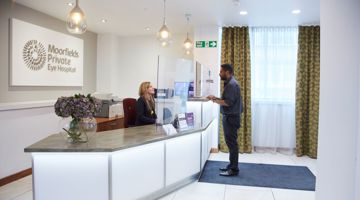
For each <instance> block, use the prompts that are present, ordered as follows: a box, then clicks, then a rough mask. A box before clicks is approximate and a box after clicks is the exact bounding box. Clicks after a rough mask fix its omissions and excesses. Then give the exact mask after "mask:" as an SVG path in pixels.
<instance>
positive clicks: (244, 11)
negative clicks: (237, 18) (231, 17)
mask: <svg viewBox="0 0 360 200" xmlns="http://www.w3.org/2000/svg"><path fill="white" fill-rule="evenodd" d="M247 14H248V12H247V11H246V10H242V11H240V15H247Z"/></svg>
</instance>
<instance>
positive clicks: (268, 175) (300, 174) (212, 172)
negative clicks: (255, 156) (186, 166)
mask: <svg viewBox="0 0 360 200" xmlns="http://www.w3.org/2000/svg"><path fill="white" fill-rule="evenodd" d="M227 164H228V162H221V161H207V162H206V164H205V167H204V169H203V172H202V174H201V177H200V179H199V182H207V183H219V184H230V185H243V186H254V187H270V188H282V189H294V190H308V191H315V181H316V178H315V176H314V175H313V174H312V173H311V171H310V170H309V169H308V168H307V167H304V166H288V165H270V164H254V163H239V169H240V172H239V175H237V176H232V177H224V176H220V175H219V172H220V171H219V168H220V167H225V166H226V165H227Z"/></svg>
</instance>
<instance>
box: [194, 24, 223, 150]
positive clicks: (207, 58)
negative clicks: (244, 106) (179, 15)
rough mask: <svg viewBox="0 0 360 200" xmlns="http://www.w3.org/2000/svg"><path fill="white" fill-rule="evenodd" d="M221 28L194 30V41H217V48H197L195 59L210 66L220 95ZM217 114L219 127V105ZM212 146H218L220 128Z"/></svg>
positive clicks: (205, 27) (215, 93)
mask: <svg viewBox="0 0 360 200" xmlns="http://www.w3.org/2000/svg"><path fill="white" fill-rule="evenodd" d="M221 34H222V32H221V29H220V28H219V27H218V26H203V27H196V28H195V32H194V41H195V42H196V41H217V48H195V49H194V60H195V61H198V62H200V63H201V64H202V65H204V66H206V67H208V68H209V69H210V70H211V74H212V76H211V78H213V79H214V83H213V84H212V86H213V87H215V89H214V95H216V96H220V77H219V71H220V62H221V60H220V56H221V55H220V52H221ZM214 113H215V115H216V118H217V119H215V125H214V126H215V127H219V120H218V117H219V106H216V107H215V109H214ZM212 136H213V138H212V144H211V147H212V148H218V144H219V142H218V138H219V129H218V128H216V131H215V132H214V133H212Z"/></svg>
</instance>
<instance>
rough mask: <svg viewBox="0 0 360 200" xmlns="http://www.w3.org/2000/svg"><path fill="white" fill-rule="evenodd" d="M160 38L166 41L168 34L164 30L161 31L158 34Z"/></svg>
mask: <svg viewBox="0 0 360 200" xmlns="http://www.w3.org/2000/svg"><path fill="white" fill-rule="evenodd" d="M160 36H161V38H163V39H167V38H168V37H169V32H167V31H166V30H164V31H161V32H160Z"/></svg>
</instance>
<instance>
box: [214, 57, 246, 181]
mask: <svg viewBox="0 0 360 200" xmlns="http://www.w3.org/2000/svg"><path fill="white" fill-rule="evenodd" d="M233 75H234V69H233V67H232V66H231V65H230V64H222V65H221V68H220V74H219V76H220V78H221V80H223V81H224V91H223V93H222V95H221V98H217V97H215V96H214V95H209V96H208V97H207V98H208V99H210V100H212V101H213V102H214V103H217V104H219V105H220V112H221V114H222V115H223V119H222V123H223V129H224V136H225V142H226V145H227V146H228V148H229V151H230V155H229V160H230V164H229V165H227V166H226V167H224V168H220V171H221V172H220V175H221V176H236V175H238V173H239V167H238V160H239V147H238V143H237V137H238V135H237V131H238V129H239V128H240V115H241V113H242V110H243V109H242V108H243V106H242V98H241V93H240V86H239V84H238V83H237V81H236V80H235V78H234V77H233Z"/></svg>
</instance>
